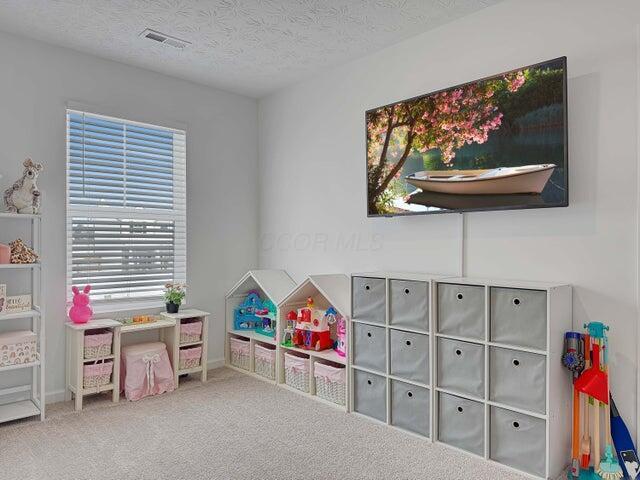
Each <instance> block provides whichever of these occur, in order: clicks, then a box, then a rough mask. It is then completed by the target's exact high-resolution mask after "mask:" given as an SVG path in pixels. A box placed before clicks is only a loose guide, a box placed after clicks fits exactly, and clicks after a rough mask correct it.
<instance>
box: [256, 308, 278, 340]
mask: <svg viewBox="0 0 640 480" xmlns="http://www.w3.org/2000/svg"><path fill="white" fill-rule="evenodd" d="M262 307H263V310H261V311H260V312H258V313H257V315H258V316H259V317H261V319H262V323H261V325H260V326H259V327H257V328H256V333H259V334H261V335H266V336H267V337H272V338H273V337H275V336H276V315H277V311H276V306H275V305H274V303H273V302H272V301H271V300H269V299H266V300H265V301H264V302H263V303H262Z"/></svg>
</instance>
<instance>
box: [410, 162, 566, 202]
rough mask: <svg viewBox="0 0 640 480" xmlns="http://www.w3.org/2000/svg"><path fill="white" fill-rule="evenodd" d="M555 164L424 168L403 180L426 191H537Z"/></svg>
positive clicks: (477, 193)
mask: <svg viewBox="0 0 640 480" xmlns="http://www.w3.org/2000/svg"><path fill="white" fill-rule="evenodd" d="M555 168H556V166H555V165H554V164H542V165H524V166H522V167H500V168H493V169H487V170H427V171H423V172H416V173H414V174H411V175H409V176H408V177H406V180H407V182H409V183H410V184H411V185H413V186H415V187H418V188H421V189H422V190H423V191H425V192H438V193H451V194H456V195H497V194H499V195H502V194H514V193H540V192H542V190H543V189H544V187H545V185H546V184H547V182H548V181H549V178H550V177H551V174H552V173H553V170H554V169H555Z"/></svg>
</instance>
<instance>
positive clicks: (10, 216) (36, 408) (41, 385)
mask: <svg viewBox="0 0 640 480" xmlns="http://www.w3.org/2000/svg"><path fill="white" fill-rule="evenodd" d="M10 222H17V223H23V224H26V225H28V228H29V230H30V234H29V235H27V238H24V237H23V238H24V240H25V241H26V242H28V241H29V240H30V242H29V246H30V247H31V248H33V249H34V250H35V251H36V252H37V253H38V255H40V262H39V263H34V264H24V265H23V264H8V265H0V272H2V271H14V270H23V271H26V272H27V274H28V275H29V276H30V286H31V291H30V292H19V293H20V294H23V293H31V303H32V305H33V307H32V308H31V309H30V310H28V311H25V312H15V313H7V314H2V315H0V328H2V324H3V323H4V322H5V321H15V320H20V321H22V322H24V326H21V327H20V328H21V329H26V328H28V329H30V330H32V331H33V332H34V333H36V335H37V336H38V353H39V357H40V359H39V360H38V361H36V362H32V363H29V364H23V365H12V366H9V367H4V368H0V423H4V422H10V421H13V420H19V419H22V418H28V417H36V416H39V417H40V420H44V418H45V370H46V363H45V338H46V337H45V314H44V306H43V304H42V292H43V290H44V289H43V281H42V248H41V246H42V233H41V230H42V218H41V216H40V215H26V214H14V213H6V212H2V213H0V231H3V230H5V231H6V225H8V224H9V223H10ZM1 240H2V241H4V242H9V241H10V240H13V239H10V238H3V239H1ZM4 275H5V277H4V278H2V280H0V283H5V282H6V283H7V290H10V289H11V283H10V278H11V276H8V275H7V274H4ZM22 275H24V274H22ZM7 277H8V278H7ZM3 330H6V329H3ZM23 369H29V370H31V375H30V379H29V381H28V383H25V382H24V380H23V383H22V384H19V385H14V386H12V387H6V388H3V387H2V386H3V385H6V384H5V383H4V382H5V381H4V379H3V376H4V375H7V374H8V373H7V372H15V371H16V370H23ZM22 375H24V374H22ZM4 378H6V377H4Z"/></svg>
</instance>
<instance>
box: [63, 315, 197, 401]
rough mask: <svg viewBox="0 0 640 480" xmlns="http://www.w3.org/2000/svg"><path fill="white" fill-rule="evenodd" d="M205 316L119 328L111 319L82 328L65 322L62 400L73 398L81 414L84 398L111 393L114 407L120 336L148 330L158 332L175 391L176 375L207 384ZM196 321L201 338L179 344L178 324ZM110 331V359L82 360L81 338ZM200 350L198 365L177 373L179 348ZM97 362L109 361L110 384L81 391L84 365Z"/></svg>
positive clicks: (172, 317)
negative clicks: (194, 377)
mask: <svg viewBox="0 0 640 480" xmlns="http://www.w3.org/2000/svg"><path fill="white" fill-rule="evenodd" d="M208 316H209V313H208V312H203V311H202V310H195V309H186V310H182V311H180V312H178V313H162V314H161V318H160V319H159V320H157V321H155V322H149V323H136V324H133V323H132V324H128V325H123V324H122V323H120V322H118V321H116V320H111V319H98V320H91V321H89V322H87V323H84V324H75V323H70V322H67V323H66V324H65V325H66V327H67V368H66V372H67V374H66V384H67V388H66V392H65V400H67V401H68V400H71V396H72V394H73V396H74V397H75V409H76V410H82V399H83V397H84V396H85V395H91V394H94V393H100V392H106V391H112V401H113V402H115V403H117V402H118V401H119V400H120V355H121V336H122V335H126V334H128V333H135V332H143V331H148V330H160V340H161V341H162V342H163V343H165V344H166V345H167V353H168V354H169V359H170V361H171V366H172V368H173V375H174V381H175V385H176V388H177V387H178V386H179V377H180V375H185V374H190V373H200V380H201V381H202V382H206V381H207V344H208V343H209V342H208V334H209V325H208ZM194 318H195V319H198V320H200V321H202V336H201V337H200V341H198V342H190V343H180V324H181V323H182V321H183V320H187V319H194ZM104 328H107V329H111V330H113V346H112V352H111V355H108V356H106V357H101V358H98V359H95V358H92V359H90V360H85V358H84V334H85V332H86V331H87V330H96V329H104ZM196 346H201V347H202V356H201V357H200V365H199V366H197V367H194V368H189V369H186V370H181V369H180V348H185V347H196ZM101 360H113V374H112V377H111V378H112V381H111V383H109V384H108V385H104V386H102V387H94V388H84V387H83V385H84V375H83V374H84V371H83V370H84V369H83V367H84V365H85V364H87V363H93V362H95V361H101Z"/></svg>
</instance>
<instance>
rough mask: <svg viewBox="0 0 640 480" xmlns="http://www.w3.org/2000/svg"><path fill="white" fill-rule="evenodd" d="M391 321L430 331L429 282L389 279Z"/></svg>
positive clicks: (394, 323)
mask: <svg viewBox="0 0 640 480" xmlns="http://www.w3.org/2000/svg"><path fill="white" fill-rule="evenodd" d="M389 292H390V294H389V295H390V298H389V312H390V316H389V323H390V324H391V325H397V326H402V327H407V328H415V329H416V330H423V331H425V332H427V331H429V284H428V283H427V282H416V281H410V280H390V281H389Z"/></svg>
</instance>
